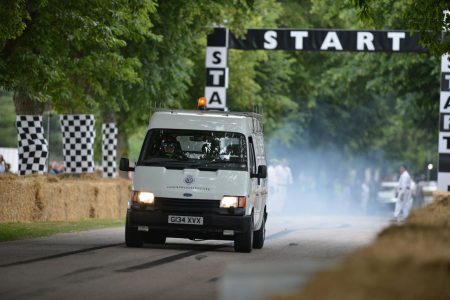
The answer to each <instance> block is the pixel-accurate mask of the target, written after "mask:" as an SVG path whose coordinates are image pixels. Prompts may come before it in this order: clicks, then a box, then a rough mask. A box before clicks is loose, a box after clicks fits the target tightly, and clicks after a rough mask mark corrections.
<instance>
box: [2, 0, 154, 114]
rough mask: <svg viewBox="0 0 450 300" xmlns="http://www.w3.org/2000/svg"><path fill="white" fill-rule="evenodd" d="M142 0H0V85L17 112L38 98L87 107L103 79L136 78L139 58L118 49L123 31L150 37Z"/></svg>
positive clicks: (32, 107) (35, 106) (148, 6)
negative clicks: (11, 95)
mask: <svg viewBox="0 0 450 300" xmlns="http://www.w3.org/2000/svg"><path fill="white" fill-rule="evenodd" d="M154 9H155V6H154V3H153V1H151V0H147V1H128V0H116V1H103V0H98V1H53V0H48V1H46V0H42V1H26V0H7V1H2V2H1V4H0V18H1V19H0V20H1V21H0V32H2V34H1V35H0V87H2V88H3V89H5V90H8V91H12V92H14V103H15V107H16V112H17V114H42V112H43V110H44V108H45V103H49V104H50V105H54V106H55V107H56V108H57V109H60V110H64V111H87V110H89V109H92V108H93V107H95V105H96V102H95V101H94V98H95V97H96V96H103V95H105V94H106V93H107V89H106V88H105V86H104V83H105V82H107V81H108V80H123V81H126V82H136V81H137V80H139V78H138V76H137V72H136V69H137V68H138V67H139V66H140V64H139V61H138V60H137V59H135V58H132V57H124V56H122V55H121V54H120V52H119V50H120V48H122V47H124V46H125V45H126V42H125V39H139V38H143V37H145V38H151V37H152V36H151V35H150V34H149V30H148V28H149V27H150V26H151V23H150V20H149V18H148V17H147V14H148V13H150V12H151V11H153V10H154Z"/></svg>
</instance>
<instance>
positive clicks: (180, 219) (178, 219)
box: [169, 216, 203, 225]
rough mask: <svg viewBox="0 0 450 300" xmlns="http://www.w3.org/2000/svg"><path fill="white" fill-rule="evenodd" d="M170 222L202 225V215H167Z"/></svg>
mask: <svg viewBox="0 0 450 300" xmlns="http://www.w3.org/2000/svg"><path fill="white" fill-rule="evenodd" d="M169 223H170V224H187V225H203V217H191V216H169Z"/></svg>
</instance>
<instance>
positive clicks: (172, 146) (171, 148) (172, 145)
mask: <svg viewBox="0 0 450 300" xmlns="http://www.w3.org/2000/svg"><path fill="white" fill-rule="evenodd" d="M160 153H161V155H162V156H164V157H169V158H176V159H184V158H185V156H184V154H183V151H182V150H181V146H180V143H179V142H178V141H177V139H176V138H175V137H173V136H164V137H163V138H162V140H161V146H160Z"/></svg>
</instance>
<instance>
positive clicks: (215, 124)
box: [148, 109, 262, 135]
mask: <svg viewBox="0 0 450 300" xmlns="http://www.w3.org/2000/svg"><path fill="white" fill-rule="evenodd" d="M261 119H262V117H261V115H259V114H256V113H248V112H224V111H211V110H175V109H174V110H169V109H164V110H158V111H156V112H155V113H154V114H153V115H152V117H151V118H150V123H149V127H148V129H152V128H170V129H192V130H212V131H228V132H239V133H243V134H246V135H250V134H251V133H262V125H261V122H260V120H261Z"/></svg>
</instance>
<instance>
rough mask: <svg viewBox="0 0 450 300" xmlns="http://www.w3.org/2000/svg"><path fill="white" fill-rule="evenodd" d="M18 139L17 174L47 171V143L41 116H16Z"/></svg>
mask: <svg viewBox="0 0 450 300" xmlns="http://www.w3.org/2000/svg"><path fill="white" fill-rule="evenodd" d="M16 125H17V135H18V139H19V149H18V152H19V175H28V174H32V173H39V174H43V173H45V172H47V156H48V145H47V140H46V139H45V137H44V127H43V126H42V116H31V115H18V116H16Z"/></svg>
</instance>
